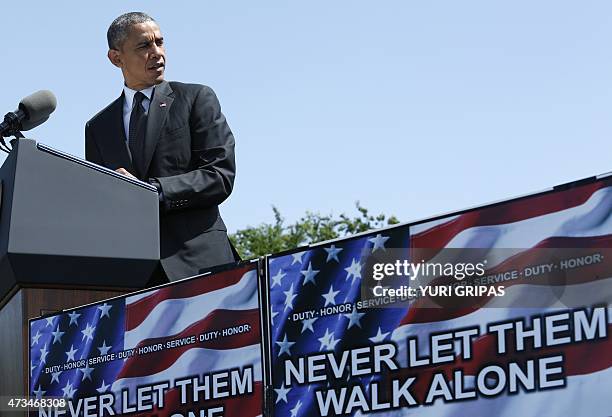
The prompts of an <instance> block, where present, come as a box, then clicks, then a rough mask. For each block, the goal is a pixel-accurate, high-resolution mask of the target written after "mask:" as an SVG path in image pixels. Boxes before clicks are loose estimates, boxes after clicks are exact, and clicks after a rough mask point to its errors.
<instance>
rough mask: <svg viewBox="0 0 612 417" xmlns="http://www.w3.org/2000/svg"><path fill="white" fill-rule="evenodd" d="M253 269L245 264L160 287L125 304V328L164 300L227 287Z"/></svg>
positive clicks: (141, 319)
mask: <svg viewBox="0 0 612 417" xmlns="http://www.w3.org/2000/svg"><path fill="white" fill-rule="evenodd" d="M253 269H255V265H246V266H245V267H244V268H239V269H233V270H231V271H225V272H220V273H218V274H214V275H207V276H203V277H200V278H194V279H192V280H189V281H186V282H183V283H180V284H176V285H171V286H168V287H164V288H161V289H159V290H157V291H155V292H153V293H151V295H149V296H147V297H144V298H141V299H140V300H138V301H135V302H133V303H131V304H128V305H127V306H126V311H125V327H126V329H125V330H126V331H130V330H133V329H135V328H136V327H138V325H140V323H142V322H143V321H144V320H145V319H146V318H147V316H148V315H149V313H150V312H151V310H153V308H154V307H155V306H156V305H158V304H159V303H161V302H162V301H164V300H173V299H181V298H190V297H195V296H197V295H202V294H206V293H209V292H213V291H217V290H220V289H223V288H226V287H229V286H230V285H234V284H236V283H237V282H240V280H241V279H242V277H243V276H244V274H246V273H247V272H249V271H251V270H253Z"/></svg>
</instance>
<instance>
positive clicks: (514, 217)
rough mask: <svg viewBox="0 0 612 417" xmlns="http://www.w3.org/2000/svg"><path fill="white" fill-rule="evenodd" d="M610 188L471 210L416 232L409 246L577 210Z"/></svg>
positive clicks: (435, 245)
mask: <svg viewBox="0 0 612 417" xmlns="http://www.w3.org/2000/svg"><path fill="white" fill-rule="evenodd" d="M607 186H609V183H608V182H607V181H598V182H596V183H592V184H587V185H584V186H582V187H577V188H573V189H570V190H566V191H561V192H552V193H548V194H544V195H541V196H537V197H530V198H525V199H522V200H518V201H510V202H508V203H504V204H500V205H498V206H493V207H488V208H482V209H478V210H474V211H470V212H468V213H465V214H462V215H460V216H459V217H457V218H455V219H452V220H450V221H448V222H446V223H442V224H439V225H437V226H434V227H432V228H430V229H427V230H425V231H423V232H420V233H416V234H415V235H413V236H412V238H411V242H410V246H411V247H412V248H443V247H445V246H446V245H447V244H448V242H450V241H451V239H452V238H453V237H455V236H456V235H457V234H458V233H460V232H462V231H464V230H466V229H469V228H472V227H478V226H493V225H499V224H505V223H514V222H517V221H521V220H526V219H530V218H533V217H537V216H543V215H545V214H550V213H554V212H557V211H560V210H565V209H569V208H572V207H577V206H579V205H581V204H584V203H585V202H586V201H587V200H588V199H589V198H590V197H591V195H592V194H593V193H594V192H595V191H597V190H599V189H602V188H605V187H607Z"/></svg>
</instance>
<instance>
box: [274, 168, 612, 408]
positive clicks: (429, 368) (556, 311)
mask: <svg viewBox="0 0 612 417" xmlns="http://www.w3.org/2000/svg"><path fill="white" fill-rule="evenodd" d="M611 248H612V180H611V179H610V177H608V178H600V179H597V180H592V181H590V182H587V183H584V184H575V186H573V187H562V188H558V189H555V190H551V191H548V192H544V193H539V194H535V195H531V196H526V197H522V198H518V199H514V200H509V201H505V202H501V203H496V204H492V205H488V206H484V207H480V208H477V209H472V210H468V211H465V212H460V213H457V214H453V215H447V216H444V217H441V218H436V219H433V220H430V221H423V222H419V223H413V224H409V225H402V226H398V227H393V228H389V229H386V230H380V231H376V232H372V233H368V234H363V235H360V236H355V237H352V238H348V239H341V240H336V241H333V242H327V243H324V244H320V245H315V246H311V247H308V248H303V249H299V250H296V251H291V252H287V253H283V254H279V255H273V256H270V257H268V258H267V272H266V273H267V278H266V281H267V285H268V288H267V291H268V296H269V302H270V306H269V319H268V323H266V327H267V329H268V332H269V335H270V336H269V337H270V348H271V352H270V353H271V358H270V360H271V367H270V369H269V376H270V378H271V379H270V381H271V385H272V387H271V389H272V391H273V392H272V396H271V398H270V399H271V408H272V414H273V415H274V416H279V417H280V416H282V417H285V416H286V417H314V416H337V415H341V416H364V415H370V414H373V415H376V416H386V417H387V416H388V417H391V416H412V415H417V416H517V415H518V416H564V417H565V416H572V417H577V416H585V417H586V416H589V417H592V416H611V415H612V401H611V400H610V398H609V397H610V392H611V391H610V389H611V387H612V341H611V339H610V332H611V331H612V309H610V304H611V300H612V251H611V250H610V249H611ZM457 251H458V252H459V253H464V254H466V253H467V254H468V256H472V257H473V256H474V254H478V256H480V257H481V259H483V260H484V262H483V263H482V264H481V266H482V265H484V267H483V273H482V274H480V276H477V277H476V278H473V279H471V280H467V279H466V280H459V279H458V278H457V276H456V275H457V274H456V272H457V269H455V271H454V275H452V274H451V276H446V275H445V276H441V275H438V276H434V277H431V278H423V277H420V278H419V279H418V280H416V281H413V280H411V279H408V278H405V279H404V280H403V281H402V282H404V283H407V285H406V286H405V288H404V289H401V288H399V287H400V286H397V285H393V284H392V285H388V286H386V287H384V288H387V289H388V288H389V287H391V289H392V290H393V291H395V292H386V293H385V294H386V295H384V296H383V295H382V294H379V295H380V296H379V297H376V296H372V295H371V294H369V296H368V294H367V292H368V290H371V289H373V288H374V287H376V286H378V289H377V291H379V292H382V291H383V290H384V288H383V286H382V285H379V284H377V283H382V282H385V281H384V280H383V279H381V278H380V277H375V278H373V275H375V274H374V273H375V272H384V271H385V268H386V267H387V266H389V265H390V266H389V270H390V271H391V270H392V271H393V273H395V274H396V275H397V273H398V271H400V272H401V268H400V267H401V266H403V265H404V261H406V262H411V263H412V264H411V266H413V267H414V264H419V263H420V264H421V266H423V268H424V267H425V264H435V262H436V261H438V260H443V259H449V257H451V258H452V257H456V256H457V253H458V252H457ZM470 251H471V252H470ZM449 253H450V254H451V255H449ZM390 254H392V255H390ZM380 259H382V260H389V263H388V264H384V265H383V264H380V265H382V266H381V267H380V268H378V269H376V265H377V264H376V263H375V262H377V260H380ZM391 259H396V260H397V262H396V263H392V262H391V261H390V260H391ZM446 264H448V263H446ZM446 264H445V265H446ZM406 265H407V264H406ZM457 265H459V264H457V263H455V264H454V265H451V266H455V267H456V266H457ZM395 266H397V268H395ZM416 266H417V267H418V265H416ZM463 266H465V263H463ZM464 269H465V268H464ZM385 279H387V278H385ZM458 283H461V284H462V285H458ZM441 288H446V289H448V291H449V292H450V293H451V294H454V297H452V299H451V300H450V301H449V300H448V299H447V298H448V297H447V296H446V295H445V293H444V292H442V290H441ZM482 289H484V290H482ZM400 290H401V291H403V292H401V291H400ZM434 290H435V291H436V293H435V294H433V292H434ZM481 290H482V291H481ZM470 291H471V293H470V294H469V295H470V296H469V297H463V296H462V295H465V294H466V293H468V292H470ZM410 292H412V293H415V294H416V295H415V296H406V297H404V296H402V297H399V296H397V295H398V294H403V295H406V294H408V293H410ZM390 294H391V296H390ZM393 294H395V295H396V296H393ZM432 294H433V295H432Z"/></svg>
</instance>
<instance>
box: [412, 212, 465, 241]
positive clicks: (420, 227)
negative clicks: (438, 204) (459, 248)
mask: <svg viewBox="0 0 612 417" xmlns="http://www.w3.org/2000/svg"><path fill="white" fill-rule="evenodd" d="M459 217H461V215H456V216H448V217H443V218H441V219H438V220H432V221H430V222H426V223H421V224H415V225H414V226H410V235H411V236H414V235H416V234H419V233H423V232H425V231H427V230H429V229H431V228H433V227H435V226H439V225H441V224H445V223H448V222H451V221H453V220H455V219H458V218H459Z"/></svg>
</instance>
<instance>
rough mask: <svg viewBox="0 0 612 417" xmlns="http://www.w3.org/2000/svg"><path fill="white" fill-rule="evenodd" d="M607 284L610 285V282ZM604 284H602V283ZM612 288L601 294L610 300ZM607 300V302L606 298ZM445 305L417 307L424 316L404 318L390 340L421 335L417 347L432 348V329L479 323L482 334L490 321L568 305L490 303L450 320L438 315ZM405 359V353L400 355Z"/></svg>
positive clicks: (588, 288)
mask: <svg viewBox="0 0 612 417" xmlns="http://www.w3.org/2000/svg"><path fill="white" fill-rule="evenodd" d="M580 285H582V287H579V288H578V290H579V291H581V290H585V291H592V290H595V291H596V290H598V289H600V288H592V287H591V286H586V285H585V284H580ZM607 285H610V284H609V283H608V284H607ZM602 287H603V286H602ZM541 290H542V291H541V292H539V291H538V289H532V291H536V295H535V297H538V296H539V295H540V294H541V293H542V295H544V296H545V292H546V291H547V289H546V288H545V287H541ZM609 292H610V290H609V289H606V293H605V295H604V296H602V299H604V297H608V298H607V300H609V299H610V298H609ZM607 300H606V302H607ZM443 310H444V309H440V308H428V309H418V311H420V312H421V314H422V315H421V316H419V318H418V319H417V320H415V321H413V322H408V323H406V322H402V323H401V324H400V325H399V326H398V327H397V328H396V329H395V330H394V331H393V332H392V333H391V340H393V341H395V342H396V343H398V344H400V345H401V344H402V343H404V342H405V340H406V339H408V338H409V337H418V347H419V349H420V350H421V351H428V350H429V338H428V336H429V335H430V334H432V333H438V332H444V331H450V330H452V329H462V328H466V327H478V328H479V329H480V333H481V334H483V333H485V332H486V330H487V329H486V325H487V324H488V323H497V322H501V321H507V320H512V319H515V318H520V317H531V316H535V315H543V314H548V313H551V312H554V311H566V310H567V308H566V307H564V306H562V305H558V304H553V305H551V306H548V307H533V308H523V307H522V308H491V307H483V308H481V309H479V310H476V311H472V312H469V313H467V314H465V315H461V316H458V317H454V318H450V319H447V320H443V319H440V317H436V316H435V314H436V312H439V311H443ZM428 315H429V316H431V317H432V320H431V321H426V320H425V318H426V317H427V316H428ZM608 321H609V323H612V308H610V307H609V308H608ZM398 357H399V358H400V359H401V360H403V361H404V362H402V363H405V360H406V356H405V355H404V356H402V355H400V356H398Z"/></svg>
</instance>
